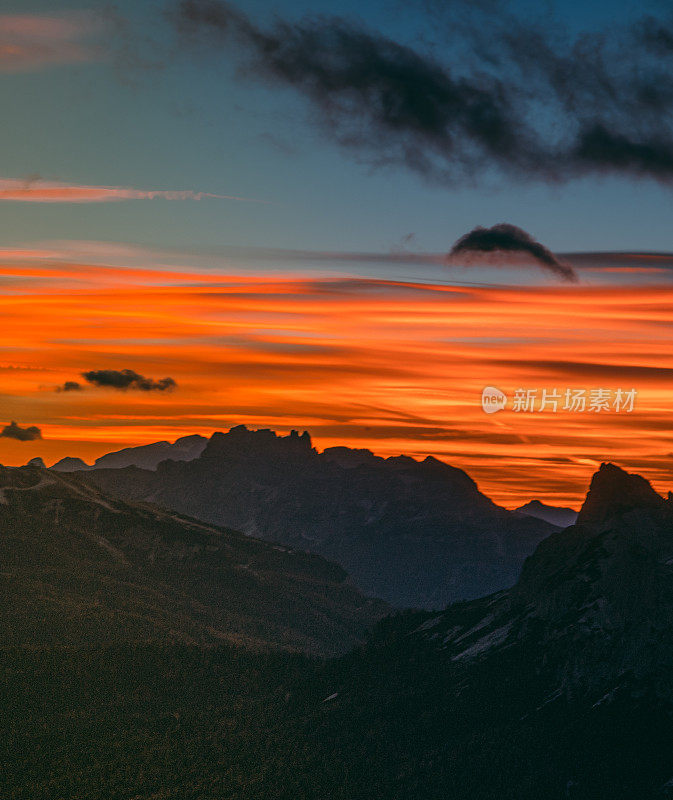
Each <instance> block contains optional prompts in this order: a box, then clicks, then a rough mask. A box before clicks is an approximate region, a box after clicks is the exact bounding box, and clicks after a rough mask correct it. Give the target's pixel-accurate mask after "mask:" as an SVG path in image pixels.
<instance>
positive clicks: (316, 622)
mask: <svg viewBox="0 0 673 800" xmlns="http://www.w3.org/2000/svg"><path fill="white" fill-rule="evenodd" d="M0 564H1V570H2V575H1V577H2V580H1V581H0V587H1V592H2V601H1V602H0V622H1V623H2V630H3V637H2V640H3V646H4V647H27V646H30V647H45V646H51V647H53V646H58V647H66V646H69V647H82V646H87V647H92V646H96V647H102V646H106V645H107V644H108V643H111V642H113V643H116V644H119V643H125V644H138V643H152V642H153V643H155V644H159V643H161V644H166V643H182V644H196V645H199V646H213V645H216V644H218V643H221V642H234V643H237V644H244V645H246V646H248V647H257V648H260V647H262V648H264V647H271V646H273V647H282V648H286V649H288V650H294V651H301V652H309V653H316V654H322V655H325V654H335V653H338V652H344V651H345V650H348V649H350V648H352V647H354V646H355V644H357V643H358V642H359V641H361V640H362V638H363V636H364V634H365V632H366V630H367V629H368V628H369V627H370V626H371V624H372V623H373V622H374V621H375V620H377V619H379V618H380V617H381V616H382V615H383V614H385V613H387V611H388V609H387V607H386V606H385V604H384V603H382V602H380V601H377V600H371V599H368V598H365V597H363V596H362V595H361V594H360V593H359V592H358V591H357V590H356V589H355V588H354V587H353V586H352V583H351V581H350V580H349V579H348V576H347V575H346V573H345V572H344V570H343V569H342V568H341V567H339V566H337V565H336V564H331V563H329V562H326V561H325V560H324V559H322V558H320V557H319V556H313V555H309V554H306V553H304V552H301V551H294V550H292V549H290V548H286V547H281V546H278V545H271V544H269V543H267V542H261V541H259V540H256V539H253V538H251V537H249V536H244V535H243V534H241V533H237V532H236V531H232V530H228V529H223V528H218V527H215V526H213V525H208V524H204V523H201V522H198V521H197V520H194V519H188V518H186V517H183V516H181V515H178V514H176V513H174V512H169V511H163V510H160V509H157V508H153V507H148V506H145V505H142V504H137V503H130V502H126V501H123V500H120V499H118V498H114V497H110V496H109V495H107V494H105V493H104V492H101V491H100V490H98V489H95V488H93V487H91V486H90V485H87V484H85V483H83V482H82V481H81V480H79V479H78V478H77V476H75V475H64V474H59V473H55V472H53V471H51V470H45V469H40V468H37V467H35V468H33V467H22V468H18V469H16V468H14V469H13V468H7V467H2V468H0Z"/></svg>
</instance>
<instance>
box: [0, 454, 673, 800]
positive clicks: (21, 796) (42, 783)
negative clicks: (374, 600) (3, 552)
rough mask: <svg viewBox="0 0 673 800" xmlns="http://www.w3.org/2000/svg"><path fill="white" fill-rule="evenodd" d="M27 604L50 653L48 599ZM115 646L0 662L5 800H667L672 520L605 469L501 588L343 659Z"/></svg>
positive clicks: (671, 767) (378, 637)
mask: <svg viewBox="0 0 673 800" xmlns="http://www.w3.org/2000/svg"><path fill="white" fill-rule="evenodd" d="M297 446H298V445H297ZM16 472H18V473H19V474H24V475H26V474H29V472H30V471H25V470H23V471H22V470H18V471H16ZM21 480H25V481H27V479H25V478H22V479H21ZM30 480H31V481H33V480H35V478H34V477H33V478H31V479H30ZM5 482H6V481H5ZM27 482H28V481H27ZM73 485H77V486H78V488H80V489H81V490H82V491H84V492H86V491H87V490H86V489H85V488H84V487H83V486H81V485H80V484H73ZM17 488H19V489H20V487H17ZM25 488H27V487H25ZM32 491H34V489H33V490H30V491H29V492H28V496H30V494H31V492H32ZM44 491H46V487H45V489H44ZM60 491H61V492H62V490H60ZM15 494H17V492H12V491H7V490H6V491H5V495H6V496H7V497H8V498H9V500H10V503H13V502H14V501H13V500H12V497H13V495H15ZM21 496H23V495H21ZM92 497H95V498H97V499H100V498H101V497H102V496H101V495H98V494H94V495H93V496H92ZM105 502H110V503H112V502H114V503H115V505H114V507H115V508H117V509H123V508H125V506H124V505H123V504H121V503H119V501H109V498H108V499H106V501H105ZM117 504H118V505H117ZM0 508H2V506H0ZM134 508H135V507H134ZM141 508H142V507H141ZM53 512H54V509H53V507H52V508H51V513H52V516H53ZM90 521H91V520H90V519H89V524H90ZM9 530H11V528H10V529H9ZM87 530H89V528H88V527H87ZM50 532H51V531H50ZM52 535H53V533H52ZM49 538H50V537H47V539H49ZM88 546H89V545H87V547H88ZM33 547H34V544H33V543H32V542H31V546H30V547H28V548H27V549H26V552H24V553H22V554H21V558H22V559H24V558H27V557H29V556H30V553H31V551H32V549H33ZM5 562H6V560H3V570H4V569H6V567H5ZM51 563H53V559H52V561H51ZM108 563H110V564H111V563H113V561H112V560H110V561H109V562H108ZM29 569H30V565H28V566H27V571H29ZM180 569H181V567H180ZM74 574H75V575H78V574H79V571H78V572H75V573H74ZM35 589H36V591H33V592H32V593H31V597H39V598H40V600H39V602H40V603H43V604H45V605H48V604H50V603H51V602H53V604H54V614H53V618H52V621H51V622H50V625H51V626H52V631H53V634H54V638H55V639H56V640H60V639H63V638H64V637H65V633H66V632H67V629H68V628H67V626H61V628H60V629H59V627H58V626H59V624H60V621H59V617H58V615H57V614H56V613H55V612H56V609H58V608H60V594H59V593H56V594H55V593H53V592H52V591H50V590H49V584H44V585H43V584H39V585H37V586H36V587H35ZM124 597H125V596H124V595H121V594H120V595H118V596H117V601H118V600H119V598H121V599H122V600H124ZM99 599H100V600H101V602H105V601H106V593H105V592H104V591H100V593H99ZM23 602H25V599H24V598H23V597H22V598H21V603H23ZM123 607H124V606H122V608H123ZM167 612H169V613H167V620H170V621H171V622H172V623H173V624H175V625H178V628H179V627H180V626H181V625H182V623H180V621H179V618H178V617H177V616H176V615H175V614H174V612H173V610H172V607H171V606H168V607H167ZM121 630H123V629H122V628H121V627H120V628H115V627H112V628H111V631H110V635H109V637H108V641H107V642H106V643H105V645H103V646H93V647H90V648H89V649H86V648H82V647H80V648H78V649H74V650H73V649H70V648H67V647H54V648H51V649H44V648H40V647H35V646H31V647H23V648H21V649H19V650H10V651H8V649H7V646H6V645H3V646H2V647H0V685H1V686H2V691H0V726H3V730H2V733H3V735H2V736H0V761H2V764H3V783H4V785H5V792H6V794H7V796H8V797H12V798H13V800H33V799H34V798H36V797H44V798H47V797H86V798H87V800H103V799H105V800H122V798H127V797H131V796H132V797H134V798H136V800H153V799H154V798H161V797H166V798H168V797H180V798H181V799H182V798H184V800H215V799H216V798H217V800H222V798H227V800H239V799H240V798H245V797H255V798H260V799H261V800H288V799H289V798H299V799H301V800H344V798H370V799H371V800H445V799H447V800H496V798H497V800H539V798H545V800H568V799H569V798H570V799H571V800H605V798H610V800H662V799H663V798H667V797H668V798H671V797H673V750H671V747H670V742H671V740H672V739H673V681H672V680H671V674H672V673H671V667H672V665H673V507H672V504H671V502H670V501H669V500H664V499H663V498H662V497H660V496H659V495H657V494H656V492H654V491H653V490H652V488H651V487H650V486H649V484H647V482H646V481H644V480H643V479H642V478H640V477H639V476H637V475H630V474H628V473H626V472H624V471H622V470H620V469H619V468H617V467H614V466H612V465H609V464H604V465H602V466H601V468H600V470H599V471H598V472H597V473H596V474H595V475H594V477H593V479H592V481H591V486H590V489H589V493H588V495H587V499H586V500H585V503H584V505H583V507H582V511H581V512H580V515H579V519H578V522H577V524H576V525H574V526H572V527H569V528H567V529H565V530H562V531H558V532H555V533H554V534H553V535H551V536H550V537H548V538H547V539H545V540H544V541H543V542H541V543H540V545H539V546H538V547H537V549H536V550H535V552H534V554H533V555H532V556H531V557H530V558H528V559H527V560H526V563H525V566H524V569H523V571H522V574H521V577H520V578H519V580H518V581H517V583H516V584H515V585H514V586H513V587H511V588H510V589H508V590H504V591H500V592H497V593H495V594H492V595H490V596H487V597H483V598H479V599H475V600H471V601H467V602H463V603H459V604H455V605H453V606H451V607H449V608H448V609H446V610H445V611H443V612H440V613H437V612H408V611H407V612H404V613H400V614H398V615H396V616H392V617H387V618H385V619H383V620H382V621H381V622H380V623H379V625H378V627H377V628H376V629H375V630H374V632H373V633H371V634H370V635H369V637H368V639H367V641H366V643H365V644H364V645H363V646H362V647H360V648H358V649H356V650H355V651H353V652H351V653H349V654H346V655H345V656H342V657H339V658H336V659H330V660H327V661H324V660H318V659H313V658H307V657H305V656H302V655H298V654H288V653H286V652H281V651H278V650H274V651H259V650H257V649H254V650H249V649H247V648H244V647H240V646H237V647H234V646H232V645H230V644H227V643H226V642H225V643H223V644H219V645H215V646H205V647H204V646H203V645H201V646H197V645H196V644H194V645H189V644H184V643H182V642H181V641H180V640H176V641H175V642H173V643H169V644H163V645H161V646H160V645H156V644H154V645H153V644H152V643H151V642H150V643H149V644H140V645H139V644H137V643H136V644H134V645H133V646H120V645H119V644H117V643H116V637H117V635H119V631H121Z"/></svg>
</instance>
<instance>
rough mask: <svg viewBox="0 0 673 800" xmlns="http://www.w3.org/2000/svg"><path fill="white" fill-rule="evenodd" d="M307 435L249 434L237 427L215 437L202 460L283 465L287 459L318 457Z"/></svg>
mask: <svg viewBox="0 0 673 800" xmlns="http://www.w3.org/2000/svg"><path fill="white" fill-rule="evenodd" d="M315 454H316V451H315V450H314V448H313V444H312V442H311V437H310V435H309V433H308V431H304V432H303V433H302V434H301V435H300V434H299V431H296V430H293V431H291V432H290V433H289V434H288V435H287V436H278V434H276V433H275V431H272V430H269V429H266V428H265V429H260V430H250V429H249V428H247V427H246V426H245V425H236V426H235V427H233V428H231V429H230V430H229V432H228V433H222V432H221V431H218V432H217V433H214V434H213V435H212V436H211V437H210V439H209V441H208V444H207V446H206V449H205V450H204V451H203V458H205V459H209V458H260V457H266V458H270V459H274V460H280V461H283V460H285V459H287V458H288V457H296V456H310V455H315Z"/></svg>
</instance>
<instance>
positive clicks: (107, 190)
mask: <svg viewBox="0 0 673 800" xmlns="http://www.w3.org/2000/svg"><path fill="white" fill-rule="evenodd" d="M157 198H161V199H163V200H202V199H204V198H215V199H218V200H240V201H244V202H259V201H253V200H251V199H250V198H247V197H236V196H234V195H224V194H211V193H209V192H195V191H192V190H185V191H183V190H178V191H173V190H168V191H167V190H144V189H131V188H128V187H123V186H85V185H76V184H71V183H60V182H58V181H46V180H42V179H41V178H29V179H26V180H19V179H18V178H0V201H1V200H5V201H12V202H14V203H114V202H119V201H122V200H156V199H157Z"/></svg>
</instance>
